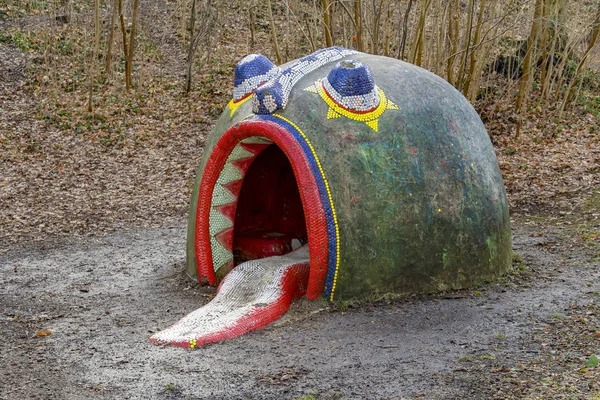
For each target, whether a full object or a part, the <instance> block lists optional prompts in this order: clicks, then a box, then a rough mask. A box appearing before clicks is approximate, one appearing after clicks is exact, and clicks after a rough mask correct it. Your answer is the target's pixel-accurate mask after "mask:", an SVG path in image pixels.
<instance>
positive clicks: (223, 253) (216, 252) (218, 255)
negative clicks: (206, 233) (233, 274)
mask: <svg viewBox="0 0 600 400" xmlns="http://www.w3.org/2000/svg"><path fill="white" fill-rule="evenodd" d="M210 247H211V249H212V259H213V268H214V269H215V272H217V270H218V269H219V268H221V267H222V266H223V265H225V264H227V263H228V262H229V261H231V260H233V254H232V253H231V252H230V251H229V250H227V249H226V248H225V247H223V246H222V245H221V243H219V241H218V240H217V239H216V238H215V237H214V236H211V238H210Z"/></svg>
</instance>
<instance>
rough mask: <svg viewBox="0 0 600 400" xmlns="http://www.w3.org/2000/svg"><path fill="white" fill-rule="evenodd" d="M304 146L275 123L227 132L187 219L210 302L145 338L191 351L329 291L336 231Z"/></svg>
mask: <svg viewBox="0 0 600 400" xmlns="http://www.w3.org/2000/svg"><path fill="white" fill-rule="evenodd" d="M311 149H312V145H311V144H310V143H309V142H308V139H306V137H305V136H304V135H303V134H302V132H301V131H300V130H299V129H298V128H297V127H295V126H294V125H293V124H291V123H290V122H289V121H286V120H284V119H282V118H281V117H273V116H264V117H253V118H252V119H249V120H246V121H244V122H241V123H240V124H238V125H236V126H233V127H231V128H230V129H229V130H227V131H226V132H225V133H224V134H223V136H222V137H221V138H220V139H219V142H218V143H217V145H216V146H215V149H214V150H213V152H212V153H211V155H210V156H209V159H208V162H207V164H206V167H205V169H204V174H203V176H202V181H201V183H200V189H199V195H198V206H197V212H196V227H195V229H196V232H195V238H196V241H195V249H196V267H197V275H198V278H199V280H200V281H202V280H204V281H207V282H208V283H210V284H212V285H215V284H217V283H219V282H220V286H219V290H218V294H217V296H216V297H215V299H213V301H211V303H209V304H207V305H206V306H204V307H202V308H200V309H199V310H196V311H194V312H193V313H191V314H189V315H188V316H187V317H185V318H184V319H182V320H181V321H180V322H178V323H176V324H175V325H173V326H172V327H170V328H168V329H166V330H164V331H162V332H159V333H158V334H156V335H154V336H153V337H152V340H153V341H155V342H160V343H170V344H175V345H180V346H184V347H194V346H196V345H200V344H206V343H210V342H214V341H218V340H222V339H226V338H230V337H235V336H239V335H241V334H243V333H246V332H249V331H251V330H255V329H259V328H262V327H264V326H266V325H267V324H269V323H270V322H272V321H274V320H276V319H278V318H279V317H281V316H282V315H283V314H284V313H285V312H286V311H287V309H288V307H289V304H290V302H291V300H292V299H293V298H296V297H300V296H304V295H306V296H307V297H308V298H310V299H315V298H317V297H319V296H320V295H321V294H323V292H324V291H325V294H326V295H329V294H330V293H331V292H332V290H333V289H334V288H335V272H336V267H337V255H338V250H337V224H336V222H337V221H336V219H335V214H334V207H333V203H332V201H331V197H330V193H329V191H328V186H327V181H326V180H325V177H324V175H323V172H322V170H321V169H320V163H319V162H318V159H317V158H316V154H314V152H313V151H312V150H311Z"/></svg>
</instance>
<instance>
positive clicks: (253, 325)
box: [150, 246, 310, 348]
mask: <svg viewBox="0 0 600 400" xmlns="http://www.w3.org/2000/svg"><path fill="white" fill-rule="evenodd" d="M309 264H310V260H309V255H308V246H303V247H301V248H299V249H298V250H296V251H293V252H291V253H288V254H285V255H283V256H275V257H267V258H262V259H258V260H251V261H247V262H245V263H242V264H240V265H238V266H237V267H236V268H235V269H233V270H232V271H231V272H230V273H229V274H227V275H226V276H225V278H224V279H223V281H222V283H221V286H220V287H219V290H218V292H217V295H216V296H215V298H214V299H213V300H212V301H211V302H210V303H208V304H207V305H205V306H204V307H202V308H199V309H198V310H196V311H193V312H192V313H190V314H188V315H187V316H185V317H184V318H183V319H181V320H180V321H179V322H177V323H176V324H174V325H173V326H171V327H169V328H167V329H165V330H163V331H161V332H158V333H157V334H155V335H154V336H152V337H151V338H150V340H151V341H153V342H155V343H159V344H162V343H168V344H172V345H175V346H182V347H191V348H194V347H196V346H200V345H203V344H207V343H212V342H218V341H220V340H224V339H230V338H234V337H237V336H240V335H243V334H245V333H248V332H250V331H254V330H257V329H261V328H263V327H265V326H266V325H268V324H270V323H271V322H273V321H275V320H277V319H279V318H280V317H281V316H282V315H283V314H285V312H286V311H287V310H288V308H289V306H290V303H291V301H292V300H293V299H294V298H297V297H301V296H303V295H304V294H305V293H306V284H307V281H308V273H309V270H310V265H309Z"/></svg>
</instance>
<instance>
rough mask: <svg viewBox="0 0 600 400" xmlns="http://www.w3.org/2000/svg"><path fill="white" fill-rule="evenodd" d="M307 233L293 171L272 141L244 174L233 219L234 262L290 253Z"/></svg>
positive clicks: (238, 262)
mask: <svg viewBox="0 0 600 400" xmlns="http://www.w3.org/2000/svg"><path fill="white" fill-rule="evenodd" d="M307 236H308V235H307V232H306V222H305V218H304V210H303V208H302V201H301V198H300V192H299V190H298V184H297V182H296V178H295V177H294V171H293V169H292V166H291V164H290V162H289V160H288V159H287V157H286V156H285V154H284V153H283V151H281V149H279V147H277V146H276V145H271V146H269V147H267V148H266V149H265V150H263V151H262V152H261V153H260V154H259V155H258V156H257V157H256V159H255V160H254V161H253V162H252V164H251V165H250V167H249V169H248V171H247V173H246V175H245V176H244V182H243V184H242V188H241V191H240V196H239V198H238V203H237V209H236V217H235V223H234V239H233V250H234V263H235V265H238V264H240V263H241V262H244V261H248V260H254V259H258V258H263V257H270V256H275V255H283V254H286V253H289V252H290V251H292V250H293V249H294V248H296V247H298V246H299V245H300V244H305V243H306V242H307V241H308V239H307ZM294 240H296V241H297V242H295V241H294Z"/></svg>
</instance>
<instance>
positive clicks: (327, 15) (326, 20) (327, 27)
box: [267, 0, 333, 47]
mask: <svg viewBox="0 0 600 400" xmlns="http://www.w3.org/2000/svg"><path fill="white" fill-rule="evenodd" d="M267 1H268V2H269V3H270V0H267ZM322 4H323V31H324V33H325V44H326V45H327V47H331V46H333V38H332V34H331V10H330V9H329V7H330V3H329V0H322Z"/></svg>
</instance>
